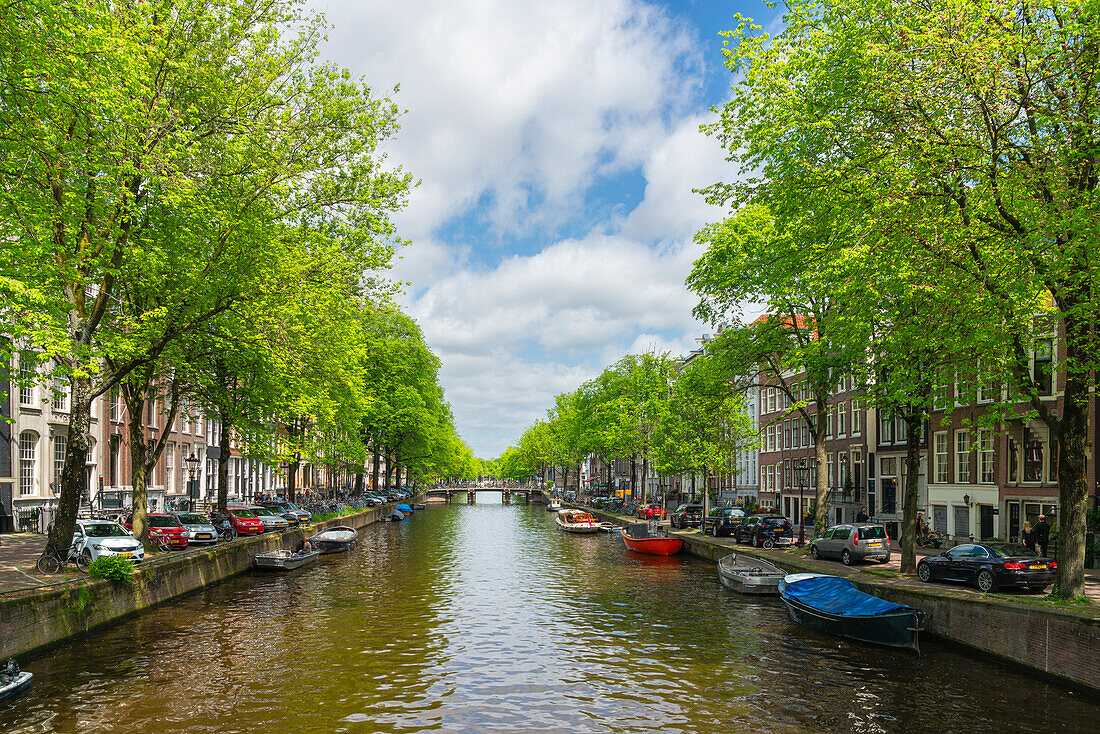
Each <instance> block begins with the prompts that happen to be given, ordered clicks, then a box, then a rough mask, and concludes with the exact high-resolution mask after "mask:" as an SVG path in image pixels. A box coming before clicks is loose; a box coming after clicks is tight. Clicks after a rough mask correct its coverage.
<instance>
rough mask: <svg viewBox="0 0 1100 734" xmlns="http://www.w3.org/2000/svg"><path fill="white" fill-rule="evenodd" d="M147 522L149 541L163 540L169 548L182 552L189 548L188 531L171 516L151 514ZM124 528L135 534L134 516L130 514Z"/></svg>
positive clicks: (146, 518)
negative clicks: (183, 549)
mask: <svg viewBox="0 0 1100 734" xmlns="http://www.w3.org/2000/svg"><path fill="white" fill-rule="evenodd" d="M145 522H146V523H147V524H148V527H149V539H150V540H156V541H160V540H163V541H164V542H165V543H166V544H167V545H168V547H169V548H171V549H173V550H180V549H182V548H186V547H187V531H186V530H184V529H183V526H182V525H180V523H179V520H177V519H176V518H174V517H172V516H171V515H165V514H164V513H160V512H150V513H149V514H147V515H146V516H145ZM123 526H124V527H125V528H126V529H127V530H129V531H130V532H133V530H134V515H133V513H132V512H131V513H129V514H127V515H126V519H125V520H124V521H123Z"/></svg>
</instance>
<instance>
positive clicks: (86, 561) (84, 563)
mask: <svg viewBox="0 0 1100 734" xmlns="http://www.w3.org/2000/svg"><path fill="white" fill-rule="evenodd" d="M90 565H92V552H91V551H90V550H88V549H87V548H85V549H84V551H83V552H82V553H81V554H80V557H79V558H77V559H76V567H77V569H78V570H79V571H80V572H81V573H88V566H90Z"/></svg>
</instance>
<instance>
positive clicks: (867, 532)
mask: <svg viewBox="0 0 1100 734" xmlns="http://www.w3.org/2000/svg"><path fill="white" fill-rule="evenodd" d="M859 537H861V538H885V537H886V528H884V527H882V526H881V525H869V526H867V527H863V528H860V529H859Z"/></svg>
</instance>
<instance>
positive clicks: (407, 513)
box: [393, 504, 413, 517]
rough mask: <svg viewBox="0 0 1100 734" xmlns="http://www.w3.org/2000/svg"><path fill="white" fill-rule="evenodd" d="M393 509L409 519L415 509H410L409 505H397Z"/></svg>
mask: <svg viewBox="0 0 1100 734" xmlns="http://www.w3.org/2000/svg"><path fill="white" fill-rule="evenodd" d="M393 509H394V510H396V511H397V512H400V513H401V514H402V515H404V516H405V517H409V516H410V515H412V514H413V508H411V507H409V506H408V505H404V504H402V505H395V506H394V508H393Z"/></svg>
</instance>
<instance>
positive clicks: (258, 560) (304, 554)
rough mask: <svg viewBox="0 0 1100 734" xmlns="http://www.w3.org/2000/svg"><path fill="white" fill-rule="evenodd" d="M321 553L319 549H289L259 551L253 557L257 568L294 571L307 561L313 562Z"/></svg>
mask: <svg viewBox="0 0 1100 734" xmlns="http://www.w3.org/2000/svg"><path fill="white" fill-rule="evenodd" d="M319 555H321V553H320V552H319V551H298V552H297V553H295V552H293V551H288V550H282V549H280V550H274V551H269V552H267V553H257V554H256V556H255V557H254V558H253V559H252V562H253V563H255V564H256V568H265V569H271V570H275V571H293V570H294V569H296V568H301V567H302V566H304V565H306V564H307V563H312V562H313V561H315V560H317V556H319Z"/></svg>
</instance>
